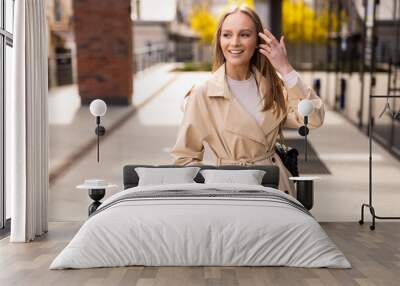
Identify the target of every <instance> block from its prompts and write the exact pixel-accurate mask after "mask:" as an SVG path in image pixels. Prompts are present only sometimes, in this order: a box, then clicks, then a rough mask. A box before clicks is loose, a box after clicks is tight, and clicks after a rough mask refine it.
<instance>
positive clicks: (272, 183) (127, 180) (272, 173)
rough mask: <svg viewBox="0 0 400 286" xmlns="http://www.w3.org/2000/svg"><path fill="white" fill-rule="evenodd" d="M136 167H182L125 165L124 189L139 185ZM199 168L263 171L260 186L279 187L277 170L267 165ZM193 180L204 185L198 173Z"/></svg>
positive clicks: (204, 166)
mask: <svg viewBox="0 0 400 286" xmlns="http://www.w3.org/2000/svg"><path fill="white" fill-rule="evenodd" d="M137 167H147V168H156V167H158V168H160V167H162V168H182V167H184V166H177V165H159V166H155V165H126V166H125V167H124V189H128V188H133V187H136V186H137V185H138V183H139V176H138V174H137V173H136V171H135V168H137ZM198 167H200V168H201V169H202V170H204V169H220V170H241V169H244V168H246V169H253V170H254V169H255V170H263V171H265V175H264V177H263V179H262V182H261V184H262V185H263V186H264V187H271V188H278V185H279V168H278V167H277V166H272V165H268V166H261V165H259V166H246V167H243V166H237V165H235V166H230V165H224V166H219V167H216V166H208V165H201V166H198ZM194 180H195V181H196V182H197V183H204V178H203V176H202V175H201V174H200V172H199V173H198V174H197V176H196V177H195V178H194Z"/></svg>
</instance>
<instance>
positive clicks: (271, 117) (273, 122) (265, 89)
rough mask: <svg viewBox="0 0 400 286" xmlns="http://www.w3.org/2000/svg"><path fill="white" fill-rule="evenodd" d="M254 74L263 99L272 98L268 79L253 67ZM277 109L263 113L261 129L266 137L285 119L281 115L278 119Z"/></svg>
mask: <svg viewBox="0 0 400 286" xmlns="http://www.w3.org/2000/svg"><path fill="white" fill-rule="evenodd" d="M253 72H254V73H255V75H256V81H257V85H258V90H259V92H260V96H261V98H264V97H266V96H270V93H271V92H270V89H271V87H270V84H269V82H268V81H267V79H266V78H265V77H264V76H263V75H262V74H261V72H260V71H259V70H258V69H256V68H255V67H253ZM274 111H275V108H274V107H273V108H271V109H269V110H267V111H264V112H263V117H262V120H261V128H262V130H263V132H264V134H265V135H267V134H269V133H270V132H271V131H272V130H274V129H275V128H277V127H278V126H279V124H280V123H281V122H282V120H283V119H284V118H285V116H286V115H285V114H284V113H281V114H280V116H279V117H277V116H276V115H275V113H274Z"/></svg>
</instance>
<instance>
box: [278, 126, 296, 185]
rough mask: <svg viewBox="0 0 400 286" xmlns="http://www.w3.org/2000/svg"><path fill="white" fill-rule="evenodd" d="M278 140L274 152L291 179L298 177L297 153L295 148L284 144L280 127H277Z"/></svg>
mask: <svg viewBox="0 0 400 286" xmlns="http://www.w3.org/2000/svg"><path fill="white" fill-rule="evenodd" d="M279 138H280V140H279V141H280V142H276V143H275V152H276V153H277V154H278V156H279V157H280V158H281V160H282V162H283V165H285V167H286V169H288V171H289V172H290V174H292V176H293V177H298V176H299V167H298V164H297V163H298V162H297V157H298V156H299V151H297V149H295V148H291V147H288V146H287V145H286V144H285V142H284V137H283V133H282V126H279Z"/></svg>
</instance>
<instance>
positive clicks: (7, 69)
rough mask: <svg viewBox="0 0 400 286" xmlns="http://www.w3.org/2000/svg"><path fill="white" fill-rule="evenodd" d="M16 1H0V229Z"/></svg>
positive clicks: (5, 216)
mask: <svg viewBox="0 0 400 286" xmlns="http://www.w3.org/2000/svg"><path fill="white" fill-rule="evenodd" d="M13 23H14V0H0V229H2V231H1V232H0V236H1V234H2V233H3V232H4V229H5V227H6V226H7V227H9V218H10V216H11V213H10V194H9V193H7V192H6V190H5V182H4V179H5V174H4V173H5V169H4V166H5V162H4V159H5V158H4V157H5V156H4V155H5V150H4V148H5V146H4V145H5V144H4V143H5V135H4V132H5V112H4V108H5V98H6V94H7V93H9V92H11V86H10V82H11V68H12V65H13V58H12V54H11V53H12V47H13V32H14V24H13Z"/></svg>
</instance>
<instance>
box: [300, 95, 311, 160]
mask: <svg viewBox="0 0 400 286" xmlns="http://www.w3.org/2000/svg"><path fill="white" fill-rule="evenodd" d="M297 109H298V111H299V113H300V114H301V115H302V116H303V117H304V126H301V127H300V128H299V134H300V135H301V136H304V137H305V143H306V148H305V153H304V160H305V161H306V162H307V149H308V143H307V135H308V133H309V130H308V127H307V124H308V115H309V114H310V113H312V112H313V111H314V105H313V103H312V101H311V100H309V99H303V100H302V101H300V102H299V105H298V107H297Z"/></svg>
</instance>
